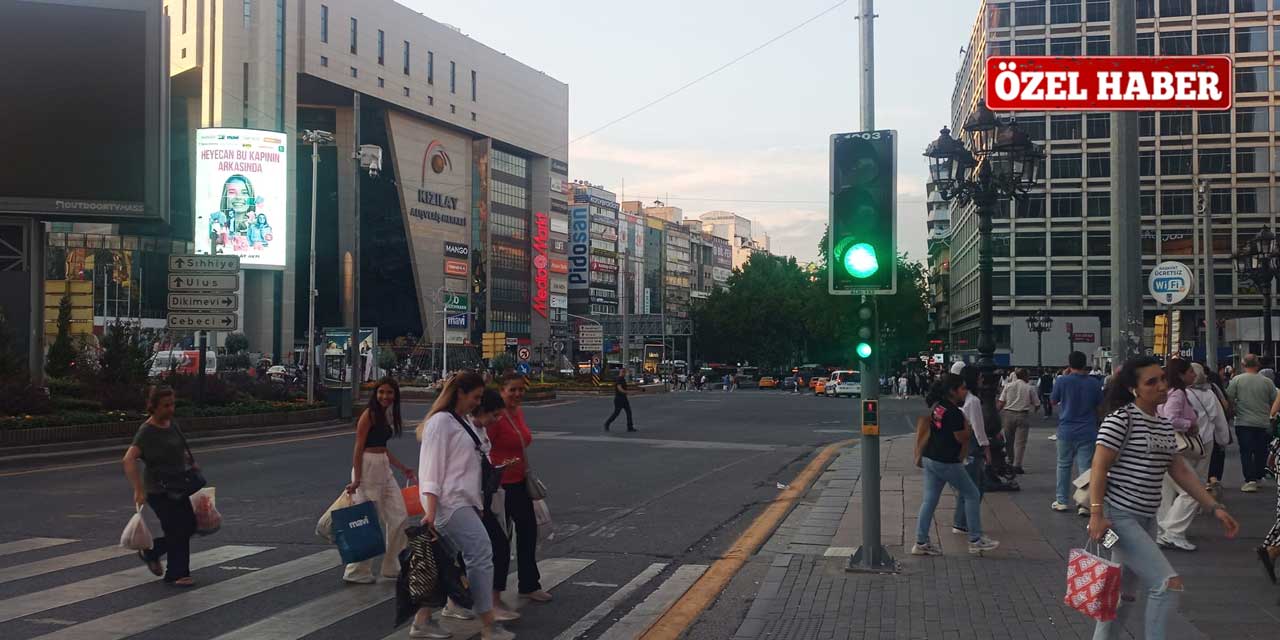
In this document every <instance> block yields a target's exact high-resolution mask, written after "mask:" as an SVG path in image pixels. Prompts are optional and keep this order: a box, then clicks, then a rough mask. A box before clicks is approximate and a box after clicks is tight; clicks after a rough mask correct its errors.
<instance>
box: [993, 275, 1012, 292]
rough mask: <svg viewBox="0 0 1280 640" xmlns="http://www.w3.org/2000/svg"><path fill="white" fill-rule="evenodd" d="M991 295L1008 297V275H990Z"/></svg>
mask: <svg viewBox="0 0 1280 640" xmlns="http://www.w3.org/2000/svg"><path fill="white" fill-rule="evenodd" d="M991 295H993V296H996V297H1006V298H1007V297H1009V273H1008V272H1005V273H993V274H991Z"/></svg>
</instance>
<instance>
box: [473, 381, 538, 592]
mask: <svg viewBox="0 0 1280 640" xmlns="http://www.w3.org/2000/svg"><path fill="white" fill-rule="evenodd" d="M528 384H529V383H528V381H526V380H525V378H524V376H522V375H520V374H518V373H511V374H507V375H506V376H504V377H503V378H502V401H503V403H504V404H506V409H505V410H504V411H503V412H502V413H501V415H500V416H499V418H498V420H497V421H495V422H494V423H493V424H492V425H491V426H490V427H489V429H488V433H489V440H490V441H491V442H493V450H492V451H491V452H490V453H489V459H490V460H492V461H493V463H494V464H499V463H500V461H502V460H507V459H511V458H518V460H517V461H516V462H513V463H512V464H510V465H507V467H506V468H504V469H503V470H502V491H503V494H504V495H505V503H504V505H503V506H504V507H505V511H506V515H507V518H508V519H510V520H511V522H513V523H514V524H515V538H516V566H517V569H516V570H517V571H518V572H519V583H520V584H519V586H520V597H522V598H527V599H529V600H533V601H534V602H551V594H549V593H547V592H546V591H543V590H542V583H541V582H540V581H541V579H542V576H541V575H539V573H538V558H537V553H538V522H537V517H536V516H535V515H534V512H533V501H534V500H540V499H542V498H543V497H545V496H544V495H543V493H544V490H543V489H542V483H541V481H539V480H538V478H537V476H536V475H534V474H533V468H532V467H531V466H530V465H529V457H528V448H529V447H530V446H532V445H533V432H532V431H530V430H529V425H528V424H526V423H525V421H524V411H522V410H521V409H520V404H521V403H522V402H523V401H524V392H525V391H526V390H527V388H528ZM530 485H532V486H530ZM493 565H494V580H495V581H496V582H497V584H495V585H494V587H495V588H497V589H499V590H502V589H503V588H505V587H506V582H507V569H508V568H510V566H511V558H510V557H509V556H508V557H498V556H494V559H493Z"/></svg>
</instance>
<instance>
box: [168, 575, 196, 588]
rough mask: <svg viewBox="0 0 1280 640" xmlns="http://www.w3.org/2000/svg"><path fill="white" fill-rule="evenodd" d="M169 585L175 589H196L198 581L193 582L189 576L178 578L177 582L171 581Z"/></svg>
mask: <svg viewBox="0 0 1280 640" xmlns="http://www.w3.org/2000/svg"><path fill="white" fill-rule="evenodd" d="M169 584H171V585H173V586H175V587H194V586H195V585H196V581H195V580H192V579H191V576H187V577H185V578H178V579H177V580H171V581H169Z"/></svg>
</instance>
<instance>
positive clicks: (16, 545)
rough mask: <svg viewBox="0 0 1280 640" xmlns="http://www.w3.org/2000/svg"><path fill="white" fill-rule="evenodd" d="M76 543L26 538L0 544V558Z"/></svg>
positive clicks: (65, 539) (52, 539) (62, 540)
mask: <svg viewBox="0 0 1280 640" xmlns="http://www.w3.org/2000/svg"><path fill="white" fill-rule="evenodd" d="M71 542H76V541H75V540H71V539H69V538H26V539H23V540H14V541H13V542H4V543H0V556H7V555H9V554H11V553H22V552H23V551H35V550H36V549H44V548H45V547H56V546H58V545H60V544H68V543H71Z"/></svg>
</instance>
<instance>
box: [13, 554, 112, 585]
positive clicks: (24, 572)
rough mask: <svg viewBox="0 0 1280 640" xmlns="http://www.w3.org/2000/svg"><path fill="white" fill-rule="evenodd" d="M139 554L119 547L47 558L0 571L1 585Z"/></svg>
mask: <svg viewBox="0 0 1280 640" xmlns="http://www.w3.org/2000/svg"><path fill="white" fill-rule="evenodd" d="M135 553H137V552H136V551H133V550H132V549H121V548H120V546H119V545H112V546H110V547H101V548H98V549H90V550H88V551H81V552H79V553H71V554H68V555H65V556H57V557H54V558H45V559H44V560H36V561H35V562H28V563H26V564H19V565H14V566H12V567H5V568H3V569H0V584H4V583H6V582H13V581H14V580H22V579H23V578H30V577H33V576H38V575H43V574H46V573H53V572H54V571H61V570H63V569H70V568H71V567H82V566H84V565H86V564H93V563H95V562H102V561H103V560H110V559H112V558H119V557H121V556H130V555H133V554H135Z"/></svg>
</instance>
